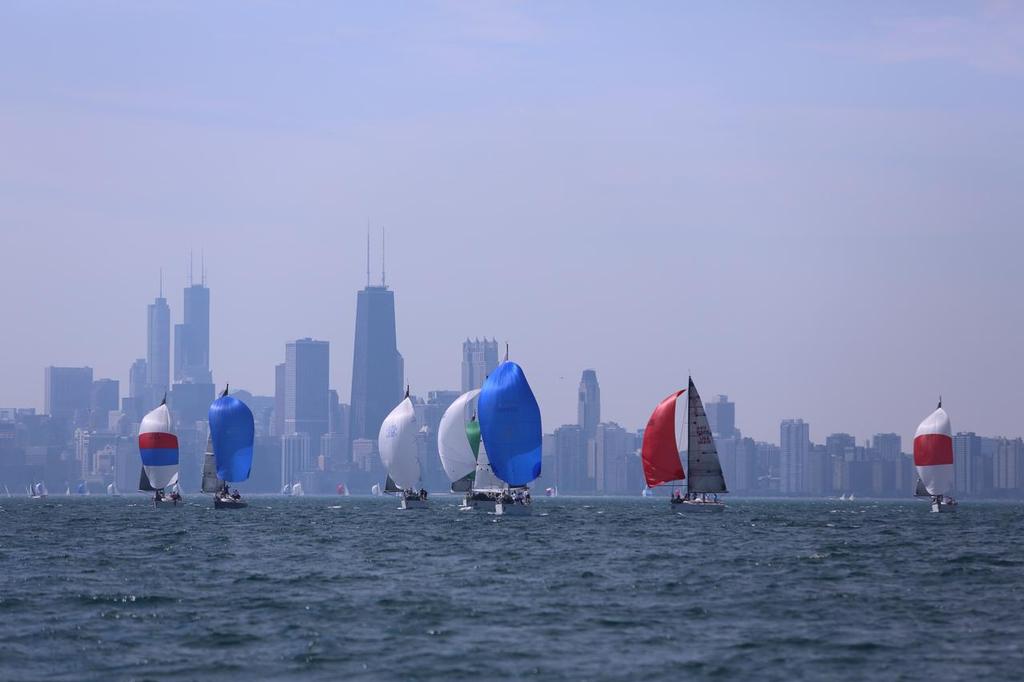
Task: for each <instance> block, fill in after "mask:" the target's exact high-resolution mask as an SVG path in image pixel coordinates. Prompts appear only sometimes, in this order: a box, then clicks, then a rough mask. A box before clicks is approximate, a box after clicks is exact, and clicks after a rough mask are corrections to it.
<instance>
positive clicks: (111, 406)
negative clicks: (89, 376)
mask: <svg viewBox="0 0 1024 682" xmlns="http://www.w3.org/2000/svg"><path fill="white" fill-rule="evenodd" d="M120 399H121V382H119V381H118V380H117V379H97V380H96V381H94V382H92V387H91V389H90V391H89V428H91V429H93V430H97V431H106V430H108V425H109V416H110V413H111V412H116V411H117V408H118V403H119V401H120Z"/></svg>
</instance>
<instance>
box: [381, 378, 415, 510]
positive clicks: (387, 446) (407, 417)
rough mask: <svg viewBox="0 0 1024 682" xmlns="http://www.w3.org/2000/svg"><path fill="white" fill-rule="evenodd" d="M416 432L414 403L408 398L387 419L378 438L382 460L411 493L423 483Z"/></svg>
mask: <svg viewBox="0 0 1024 682" xmlns="http://www.w3.org/2000/svg"><path fill="white" fill-rule="evenodd" d="M416 431H417V429H416V410H415V409H414V408H413V406H412V400H410V399H409V398H406V399H405V400H403V401H402V402H400V403H398V407H396V408H395V409H393V410H391V414H389V415H388V416H387V417H386V418H385V419H384V422H383V423H382V424H381V425H380V434H379V435H378V437H377V447H378V449H379V450H380V461H381V462H383V463H384V466H385V467H387V470H388V473H389V474H390V475H391V479H392V480H393V481H394V482H395V483H397V484H398V486H399V487H400V488H402V489H403V490H412V489H413V488H415V487H417V486H418V485H419V482H420V463H419V460H418V459H417V458H416Z"/></svg>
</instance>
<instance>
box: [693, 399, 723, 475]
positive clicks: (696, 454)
mask: <svg viewBox="0 0 1024 682" xmlns="http://www.w3.org/2000/svg"><path fill="white" fill-rule="evenodd" d="M688 392H689V394H690V398H689V401H690V409H689V427H688V429H687V431H688V433H687V445H686V460H687V467H686V479H687V485H686V489H687V490H688V491H690V492H693V493H724V492H726V489H725V476H723V475H722V464H721V462H719V461H718V450H717V449H716V448H715V439H714V437H713V436H712V435H711V427H710V426H709V425H708V415H707V413H706V412H705V411H704V403H702V402H701V400H700V396H699V395H698V394H697V387H696V386H694V385H693V379H690V388H689V391H688Z"/></svg>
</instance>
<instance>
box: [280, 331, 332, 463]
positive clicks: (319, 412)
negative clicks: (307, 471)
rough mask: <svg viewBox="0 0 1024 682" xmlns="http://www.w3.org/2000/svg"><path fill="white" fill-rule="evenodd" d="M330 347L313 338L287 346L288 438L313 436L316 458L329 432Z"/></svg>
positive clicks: (285, 403) (293, 342) (285, 422)
mask: <svg viewBox="0 0 1024 682" xmlns="http://www.w3.org/2000/svg"><path fill="white" fill-rule="evenodd" d="M329 377H330V345H329V344H328V343H327V341H314V340H313V339H311V338H308V337H307V338H305V339H298V340H297V341H291V342H289V343H288V344H286V346H285V399H284V432H285V435H291V434H295V433H304V434H306V435H307V436H309V443H310V447H311V448H313V449H314V451H313V457H316V456H317V455H318V454H319V453H318V452H316V450H318V449H319V447H320V437H321V436H323V435H324V434H325V433H327V425H328V418H329V415H328V403H327V399H328V390H329V388H328V384H329Z"/></svg>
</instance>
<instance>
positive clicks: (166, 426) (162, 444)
mask: <svg viewBox="0 0 1024 682" xmlns="http://www.w3.org/2000/svg"><path fill="white" fill-rule="evenodd" d="M172 428H173V426H172V422H171V411H170V410H169V409H168V408H167V399H166V398H164V399H163V400H162V401H161V402H160V404H159V405H158V406H157V407H156V409H154V410H152V411H151V412H149V413H148V414H147V415H146V416H145V417H143V418H142V422H141V423H140V424H139V456H140V457H141V459H142V471H141V473H140V474H139V490H142V491H146V492H149V491H152V492H153V505H154V506H157V507H164V506H173V507H176V506H178V503H179V502H183V500H182V498H181V494H180V493H177V492H173V493H165V489H167V488H170V486H172V485H174V484H175V483H176V482H177V481H178V437H177V436H176V435H174V433H173V432H172ZM113 485H114V484H113V483H111V484H110V486H113ZM110 486H108V488H107V494H115V492H116V487H115V488H111V487H110Z"/></svg>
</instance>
